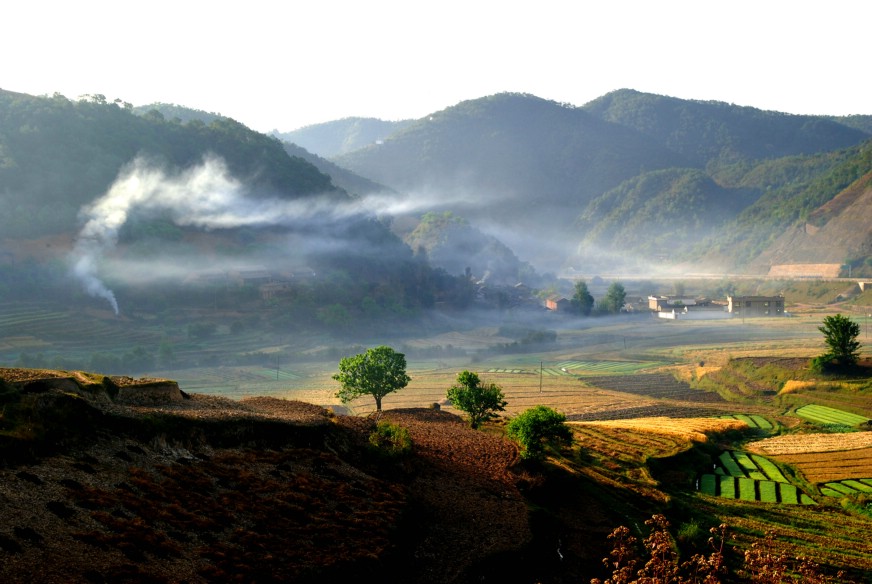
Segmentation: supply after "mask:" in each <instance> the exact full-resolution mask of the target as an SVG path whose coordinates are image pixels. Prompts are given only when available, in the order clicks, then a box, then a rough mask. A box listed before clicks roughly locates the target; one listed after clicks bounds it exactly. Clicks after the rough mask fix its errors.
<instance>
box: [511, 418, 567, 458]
mask: <svg viewBox="0 0 872 584" xmlns="http://www.w3.org/2000/svg"><path fill="white" fill-rule="evenodd" d="M506 434H507V435H508V437H509V438H511V439H512V440H514V441H516V442H517V443H518V444H520V445H521V458H526V459H531V460H541V459H542V458H544V457H545V446H546V445H548V444H555V443H572V430H570V429H569V426H567V425H566V416H564V415H563V414H561V413H560V412H558V411H556V410H553V409H551V408H549V407H548V406H536V407H533V408H530V409H528V410H525V411H523V412H521V413H520V414H519V415H518V416H517V417H515V418H512V420H511V421H509V423H508V425H507V426H506Z"/></svg>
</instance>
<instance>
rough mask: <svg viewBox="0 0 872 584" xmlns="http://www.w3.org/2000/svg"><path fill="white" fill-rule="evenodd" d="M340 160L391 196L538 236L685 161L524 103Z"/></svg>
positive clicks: (410, 133)
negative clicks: (457, 209) (408, 195)
mask: <svg viewBox="0 0 872 584" xmlns="http://www.w3.org/2000/svg"><path fill="white" fill-rule="evenodd" d="M336 161H337V162H338V163H339V164H340V165H342V166H345V167H347V168H350V169H351V170H353V171H355V172H357V173H359V174H362V175H364V176H368V177H370V178H372V179H373V180H376V181H378V182H381V183H383V184H386V185H388V186H391V187H392V188H395V189H397V190H401V191H408V192H412V193H422V192H426V193H427V196H430V197H432V198H433V199H434V202H436V203H438V202H440V201H441V202H442V203H444V204H445V205H448V206H450V205H458V206H459V205H463V206H464V208H463V210H462V213H463V215H464V216H467V217H469V218H470V219H471V220H476V219H487V220H489V221H496V222H498V223H501V224H502V225H506V226H510V227H513V228H517V227H524V228H530V227H535V228H537V229H538V230H540V231H541V232H542V237H547V236H548V235H549V234H554V233H555V232H558V233H559V232H561V231H563V230H564V229H565V228H567V227H568V226H569V225H571V223H572V219H573V217H574V216H575V215H576V214H577V212H578V210H580V209H581V208H583V206H584V205H585V204H586V203H587V202H588V201H589V200H590V199H591V198H593V197H595V196H597V195H599V194H600V193H602V192H603V191H605V190H607V189H610V188H612V187H614V186H616V185H618V184H620V183H621V182H622V181H623V180H626V179H628V178H630V177H632V176H635V175H636V174H638V173H639V172H640V170H643V169H648V170H652V169H657V168H668V167H671V166H679V165H683V162H684V160H683V158H682V157H681V156H679V155H677V154H675V153H673V152H670V151H667V150H665V149H663V148H661V147H659V146H658V145H656V144H655V143H654V142H653V141H652V140H650V139H649V138H647V137H645V136H643V135H642V134H640V133H639V132H637V131H635V130H631V129H627V128H624V127H621V126H619V125H617V124H612V123H610V122H604V121H602V120H599V119H597V118H596V117H594V116H592V115H590V114H588V113H587V112H585V111H583V110H581V109H578V108H574V107H570V106H566V105H563V104H559V103H556V102H552V101H548V100H544V99H541V98H537V97H535V96H531V95H523V94H499V95H493V96H489V97H484V98H481V99H476V100H471V101H465V102H462V103H460V104H458V105H456V106H453V107H450V108H447V109H445V110H442V111H440V112H436V113H434V114H433V115H431V116H428V117H425V118H422V119H421V120H419V121H418V122H416V123H414V124H413V125H411V126H409V127H408V128H406V129H404V130H402V131H400V132H397V133H395V134H393V135H392V136H390V137H389V138H387V139H386V140H385V141H384V143H383V144H379V145H373V146H369V147H367V148H364V149H362V150H358V151H356V152H352V153H350V154H346V155H344V156H341V157H338V158H337V159H336ZM422 196H423V195H422ZM567 210H570V212H569V213H567ZM573 210H574V211H573ZM544 227H547V229H543V228H544Z"/></svg>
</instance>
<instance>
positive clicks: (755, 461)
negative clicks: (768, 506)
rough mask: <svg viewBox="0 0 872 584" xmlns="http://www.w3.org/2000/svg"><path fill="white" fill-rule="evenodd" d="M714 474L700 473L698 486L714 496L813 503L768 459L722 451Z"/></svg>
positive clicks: (738, 452) (775, 501)
mask: <svg viewBox="0 0 872 584" xmlns="http://www.w3.org/2000/svg"><path fill="white" fill-rule="evenodd" d="M718 462H719V464H716V465H715V468H714V473H705V474H701V475H700V476H699V479H698V481H697V489H698V490H699V491H700V492H702V493H705V494H707V495H711V496H713V497H724V498H727V499H742V500H743V501H760V502H762V503H784V504H789V505H797V504H803V505H813V504H815V501H814V500H813V499H812V498H811V497H809V496H808V495H806V494H805V493H803V492H802V491H801V490H799V489H797V487H796V486H795V485H793V484H791V483H790V482H789V481H788V480H787V477H785V476H784V474H783V473H782V472H781V470H779V468H778V467H777V466H776V465H775V464H774V463H773V462H772V461H771V460H768V459H767V458H765V457H763V456H760V455H757V454H748V453H745V452H740V451H729V450H728V451H724V452H722V453H721V456H720V458H719V461H718Z"/></svg>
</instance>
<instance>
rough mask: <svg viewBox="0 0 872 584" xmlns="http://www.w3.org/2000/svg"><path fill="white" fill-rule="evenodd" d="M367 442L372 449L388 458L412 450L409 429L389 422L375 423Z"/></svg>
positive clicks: (402, 454)
mask: <svg viewBox="0 0 872 584" xmlns="http://www.w3.org/2000/svg"><path fill="white" fill-rule="evenodd" d="M369 443H370V445H371V446H372V448H373V450H375V451H376V452H378V453H379V454H381V455H382V456H387V457H389V458H396V457H400V456H405V455H406V454H408V453H409V452H411V451H412V437H411V436H409V431H408V430H406V429H405V428H403V427H402V426H398V425H397V424H391V423H390V422H379V423H378V424H376V427H375V431H374V432H373V433H372V434H370V435H369Z"/></svg>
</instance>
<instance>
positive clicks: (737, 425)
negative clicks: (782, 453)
mask: <svg viewBox="0 0 872 584" xmlns="http://www.w3.org/2000/svg"><path fill="white" fill-rule="evenodd" d="M569 423H570V425H571V426H572V427H579V426H588V427H592V428H609V429H615V430H628V431H632V432H643V433H644V432H647V433H649V434H657V435H661V436H672V437H676V438H680V439H682V440H686V441H688V442H705V441H706V440H708V438H709V436H710V435H711V434H718V433H722V432H729V431H736V430H744V429H746V428H747V425H746V424H745V423H744V422H741V421H739V420H722V419H718V418H667V417H655V418H633V419H627V420H607V421H594V422H575V421H571V422H569Z"/></svg>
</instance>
